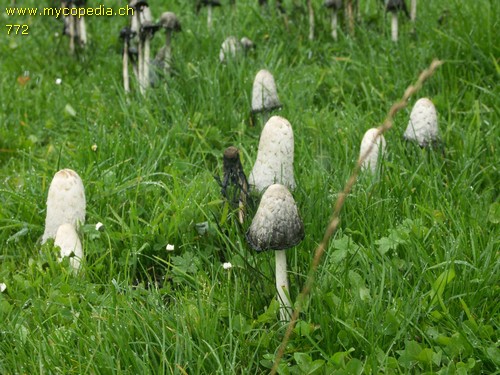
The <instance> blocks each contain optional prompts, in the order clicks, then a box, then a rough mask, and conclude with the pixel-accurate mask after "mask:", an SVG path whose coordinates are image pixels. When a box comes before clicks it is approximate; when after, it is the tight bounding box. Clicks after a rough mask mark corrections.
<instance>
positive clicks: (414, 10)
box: [410, 0, 417, 22]
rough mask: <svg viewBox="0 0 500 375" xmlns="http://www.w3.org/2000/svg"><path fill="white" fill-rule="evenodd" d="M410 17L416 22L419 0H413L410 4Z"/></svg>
mask: <svg viewBox="0 0 500 375" xmlns="http://www.w3.org/2000/svg"><path fill="white" fill-rule="evenodd" d="M410 7H411V8H410V19H411V21H412V22H415V20H416V19H417V0H411V5H410Z"/></svg>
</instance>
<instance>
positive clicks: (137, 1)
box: [129, 0, 149, 9]
mask: <svg viewBox="0 0 500 375" xmlns="http://www.w3.org/2000/svg"><path fill="white" fill-rule="evenodd" d="M129 6H130V7H131V8H134V9H139V8H141V7H148V6H149V4H148V2H147V1H146V0H131V1H130V3H129Z"/></svg>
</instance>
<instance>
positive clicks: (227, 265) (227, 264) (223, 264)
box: [222, 262, 233, 270]
mask: <svg viewBox="0 0 500 375" xmlns="http://www.w3.org/2000/svg"><path fill="white" fill-rule="evenodd" d="M232 267H233V265H232V264H231V263H229V262H226V263H222V268H224V269H225V270H228V269H230V268H232Z"/></svg>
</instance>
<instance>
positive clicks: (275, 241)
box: [246, 184, 304, 321]
mask: <svg viewBox="0 0 500 375" xmlns="http://www.w3.org/2000/svg"><path fill="white" fill-rule="evenodd" d="M303 238H304V223H303V222H302V219H301V218H300V216H299V212H298V209H297V206H296V204H295V201H294V199H293V196H292V194H291V193H290V192H289V191H288V189H287V188H286V186H284V185H280V184H274V185H271V186H269V187H268V188H267V190H266V191H265V193H264V195H263V196H262V199H261V201H260V204H259V208H258V209H257V212H256V214H255V216H254V218H253V220H252V224H251V225H250V227H249V228H248V231H247V233H246V239H247V242H248V244H249V245H250V247H251V248H252V249H254V250H256V251H265V250H276V254H275V255H276V289H277V292H278V299H279V302H280V320H281V321H289V320H290V317H291V314H292V303H291V302H290V298H289V294H290V293H289V287H288V276H287V265H286V255H285V251H286V249H289V248H292V247H294V246H296V245H298V244H299V243H300V242H301V241H302V239H303Z"/></svg>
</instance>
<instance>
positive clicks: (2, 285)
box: [0, 283, 7, 293]
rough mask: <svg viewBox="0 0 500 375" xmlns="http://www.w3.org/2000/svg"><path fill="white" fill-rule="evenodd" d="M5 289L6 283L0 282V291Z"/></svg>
mask: <svg viewBox="0 0 500 375" xmlns="http://www.w3.org/2000/svg"><path fill="white" fill-rule="evenodd" d="M5 289H7V285H6V284H4V283H0V293H3V292H5Z"/></svg>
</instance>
